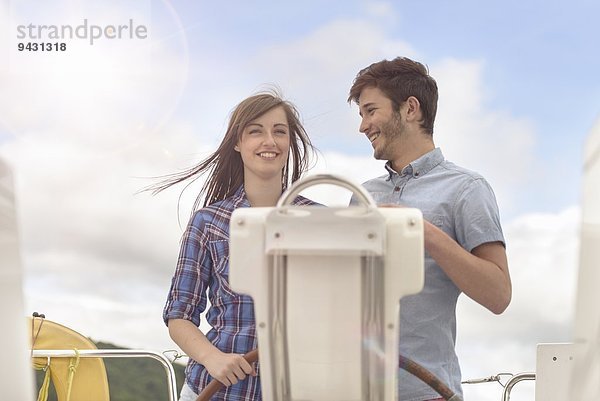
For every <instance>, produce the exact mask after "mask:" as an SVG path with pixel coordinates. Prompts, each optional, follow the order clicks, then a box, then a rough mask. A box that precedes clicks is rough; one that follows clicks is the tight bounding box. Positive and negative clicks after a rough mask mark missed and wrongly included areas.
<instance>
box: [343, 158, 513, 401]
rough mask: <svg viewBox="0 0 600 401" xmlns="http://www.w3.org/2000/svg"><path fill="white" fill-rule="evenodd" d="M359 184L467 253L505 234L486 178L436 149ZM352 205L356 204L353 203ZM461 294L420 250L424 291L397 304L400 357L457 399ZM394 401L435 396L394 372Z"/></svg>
mask: <svg viewBox="0 0 600 401" xmlns="http://www.w3.org/2000/svg"><path fill="white" fill-rule="evenodd" d="M386 169H387V173H386V174H385V175H383V176H381V177H378V178H375V179H372V180H370V181H367V182H366V183H364V187H365V188H366V189H367V190H368V191H369V192H370V193H371V195H372V196H373V198H374V199H375V201H376V202H377V203H378V204H384V203H391V204H400V205H404V206H408V207H415V208H418V209H420V210H421V211H422V212H423V217H424V219H426V220H428V221H429V222H431V223H433V224H435V225H436V226H437V227H439V228H440V229H442V230H443V231H444V232H445V233H446V234H448V235H449V236H450V237H452V238H453V239H454V240H455V241H456V242H458V243H459V244H460V245H461V246H462V247H463V248H464V249H466V250H467V251H469V252H470V251H472V250H473V249H474V248H475V247H477V246H479V245H481V244H484V243H487V242H496V241H499V242H502V244H504V243H505V242H504V236H503V235H502V228H501V226H500V217H499V213H498V206H497V204H496V199H495V196H494V192H493V191H492V188H491V187H490V186H489V184H488V183H487V182H486V180H485V179H484V178H483V177H482V176H480V175H479V174H477V173H474V172H472V171H469V170H466V169H464V168H462V167H459V166H457V165H455V164H453V163H451V162H449V161H447V160H445V159H444V156H443V155H442V151H441V150H440V149H439V148H437V149H434V150H432V151H431V152H429V153H427V154H425V155H423V156H421V157H420V158H418V159H417V160H415V161H413V162H412V163H410V164H409V165H408V166H406V167H404V168H403V169H402V171H401V172H400V173H399V174H398V173H397V172H395V171H394V170H393V169H392V168H391V164H390V163H389V162H388V163H387V164H386ZM351 203H355V199H352V201H351ZM460 292H461V291H460V290H459V289H458V287H456V285H454V283H453V282H452V281H451V280H450V278H448V276H446V274H445V273H444V272H443V270H442V269H441V268H440V267H439V265H438V264H437V263H436V262H435V261H434V260H433V259H432V258H431V257H430V256H429V255H428V254H427V252H425V287H424V288H423V291H421V292H420V293H418V294H415V295H410V296H407V297H404V298H402V300H401V302H400V353H401V354H402V355H404V356H406V357H408V358H410V359H412V360H414V361H415V362H417V363H419V364H421V365H422V366H423V367H425V368H426V369H428V370H430V371H431V372H432V373H434V374H435V375H436V376H437V377H438V378H439V379H440V380H441V381H442V382H444V383H446V384H447V385H448V386H449V387H450V388H452V390H453V391H454V392H456V393H458V394H461V395H462V388H461V385H460V382H461V373H460V366H459V363H458V358H457V356H456V353H455V350H454V347H455V343H456V301H457V299H458V296H459V295H460ZM399 396H400V397H399V399H400V400H402V401H421V400H428V399H432V398H437V397H439V395H438V394H437V393H436V392H435V391H434V390H432V389H431V388H429V387H428V386H427V385H426V384H424V383H423V382H421V381H420V380H419V379H417V378H415V377H414V376H412V375H411V374H409V373H406V372H405V371H403V370H400V372H399Z"/></svg>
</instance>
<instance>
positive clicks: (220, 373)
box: [204, 348, 256, 386]
mask: <svg viewBox="0 0 600 401" xmlns="http://www.w3.org/2000/svg"><path fill="white" fill-rule="evenodd" d="M204 367H205V368H206V370H208V373H210V375H211V376H212V377H213V378H215V379H217V380H218V381H220V382H221V383H223V384H224V385H225V386H231V385H232V384H236V383H237V382H238V381H240V380H244V379H245V378H246V376H247V375H252V376H256V372H255V371H254V369H253V368H252V366H251V365H250V364H249V363H248V362H247V361H246V360H245V359H244V356H243V355H241V354H227V353H225V352H222V351H220V350H218V349H216V348H215V349H214V351H213V352H211V353H210V354H209V355H207V356H206V358H205V360H204Z"/></svg>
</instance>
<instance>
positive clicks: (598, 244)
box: [569, 120, 600, 401]
mask: <svg viewBox="0 0 600 401" xmlns="http://www.w3.org/2000/svg"><path fill="white" fill-rule="evenodd" d="M582 208H583V210H582V225H581V250H580V265H579V284H578V289H577V309H576V314H575V332H574V335H575V339H574V342H575V344H576V345H577V347H576V349H577V353H576V356H575V361H574V362H575V363H574V368H573V372H572V376H571V389H570V394H571V397H569V399H570V400H574V401H580V400H581V401H583V400H600V120H598V121H597V122H596V125H595V126H594V128H593V129H592V132H591V133H590V135H589V137H588V139H587V142H586V144H585V150H584V165H583V206H582Z"/></svg>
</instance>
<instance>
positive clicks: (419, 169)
mask: <svg viewBox="0 0 600 401" xmlns="http://www.w3.org/2000/svg"><path fill="white" fill-rule="evenodd" d="M443 161H444V155H443V154H442V150H441V149H440V148H435V149H433V150H431V151H429V152H427V153H425V154H424V155H423V156H421V157H419V158H418V159H416V160H413V161H412V162H410V163H409V164H408V165H407V166H406V167H404V168H403V169H402V171H400V173H399V175H400V176H401V177H403V176H405V175H410V176H412V177H413V178H419V177H420V176H424V175H425V174H427V173H428V172H430V171H431V170H432V169H433V168H434V167H435V166H437V165H438V164H440V163H441V162H443ZM385 168H386V170H387V171H388V173H389V177H388V178H391V177H392V176H393V175H394V174H398V173H397V172H396V171H394V169H393V168H392V162H391V161H388V162H387V163H386V164H385Z"/></svg>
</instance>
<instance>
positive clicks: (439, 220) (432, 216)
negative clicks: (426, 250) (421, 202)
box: [422, 210, 448, 231]
mask: <svg viewBox="0 0 600 401" xmlns="http://www.w3.org/2000/svg"><path fill="white" fill-rule="evenodd" d="M422 213H423V219H425V220H427V221H428V222H430V223H431V224H433V225H434V226H436V227H437V228H440V229H442V230H444V231H445V228H447V227H448V224H447V223H446V221H445V218H444V216H443V215H441V214H439V213H435V212H430V211H427V210H423V211H422Z"/></svg>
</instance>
